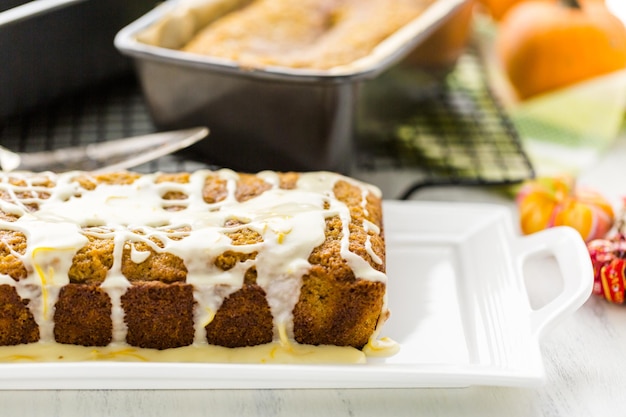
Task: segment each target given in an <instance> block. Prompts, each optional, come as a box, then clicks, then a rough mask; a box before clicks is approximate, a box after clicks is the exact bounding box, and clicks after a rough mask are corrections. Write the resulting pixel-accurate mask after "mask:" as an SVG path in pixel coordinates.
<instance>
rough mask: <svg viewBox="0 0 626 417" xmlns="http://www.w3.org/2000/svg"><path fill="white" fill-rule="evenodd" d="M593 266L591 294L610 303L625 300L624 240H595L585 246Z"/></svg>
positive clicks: (625, 251)
mask: <svg viewBox="0 0 626 417" xmlns="http://www.w3.org/2000/svg"><path fill="white" fill-rule="evenodd" d="M587 248H588V249H589V255H590V256H591V263H592V265H593V275H594V277H593V281H594V282H593V293H594V294H596V295H599V296H603V297H604V298H605V299H607V300H608V301H610V302H612V303H616V304H624V300H625V298H626V238H625V237H624V235H622V234H618V235H617V236H615V237H614V238H612V239H595V240H592V241H591V242H589V243H588V244H587Z"/></svg>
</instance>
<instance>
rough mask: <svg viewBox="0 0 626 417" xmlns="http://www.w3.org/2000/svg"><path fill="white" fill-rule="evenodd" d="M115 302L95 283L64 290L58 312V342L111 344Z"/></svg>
mask: <svg viewBox="0 0 626 417" xmlns="http://www.w3.org/2000/svg"><path fill="white" fill-rule="evenodd" d="M111 307H112V306H111V299H110V298H109V296H108V294H107V293H106V292H104V291H103V290H102V289H101V288H99V287H98V286H97V285H94V284H68V285H66V286H64V287H63V288H61V292H60V293H59V299H58V300H57V302H56V304H55V312H54V339H55V341H57V342H58V343H65V344H71V345H82V346H106V345H108V344H109V343H111V339H112V331H113V322H112V320H111Z"/></svg>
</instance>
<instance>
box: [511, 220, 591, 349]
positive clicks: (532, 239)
mask: <svg viewBox="0 0 626 417" xmlns="http://www.w3.org/2000/svg"><path fill="white" fill-rule="evenodd" d="M539 254H546V255H552V256H554V259H555V261H556V264H557V267H558V269H559V271H560V273H561V277H562V281H563V285H562V288H561V291H560V293H559V294H558V295H556V296H555V297H554V298H553V299H552V300H550V301H548V302H547V303H546V304H545V305H543V306H542V307H539V308H537V309H531V311H530V325H531V332H532V334H533V335H534V336H535V337H537V338H539V337H540V336H541V335H542V333H543V332H544V331H546V329H548V328H549V327H551V326H553V325H554V324H556V322H558V320H559V319H560V318H562V317H566V316H567V315H569V314H571V313H573V312H574V311H576V310H577V309H578V308H579V307H580V306H582V305H583V303H584V302H585V301H586V300H587V299H588V298H589V296H590V295H591V292H592V287H593V267H592V265H591V258H590V256H589V251H588V249H587V245H586V244H585V242H584V240H583V239H582V237H581V236H580V234H579V233H578V232H577V231H576V230H575V229H573V228H571V227H568V226H558V227H553V228H549V229H546V230H542V231H540V232H536V233H533V234H531V235H528V236H524V237H522V238H520V239H519V241H518V246H517V256H518V260H519V262H520V267H521V266H522V265H523V263H524V262H526V260H527V259H528V258H529V257H530V256H535V255H539Z"/></svg>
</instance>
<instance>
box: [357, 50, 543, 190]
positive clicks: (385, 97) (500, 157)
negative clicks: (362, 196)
mask: <svg viewBox="0 0 626 417" xmlns="http://www.w3.org/2000/svg"><path fill="white" fill-rule="evenodd" d="M364 97H365V98H364V103H365V104H364V110H363V112H362V115H361V121H360V130H359V143H360V146H359V154H358V162H357V166H358V167H359V169H360V172H361V176H363V175H365V176H367V177H368V178H369V177H372V178H376V176H375V175H374V176H372V175H371V174H372V173H381V172H387V173H388V175H391V176H394V175H395V176H396V177H398V178H400V177H402V176H404V177H405V178H409V179H408V180H405V183H404V184H403V186H402V188H401V189H399V190H400V191H399V197H398V198H400V199H406V198H409V197H410V196H411V194H413V193H414V192H416V191H418V190H419V189H421V188H423V187H427V186H442V185H511V184H516V183H519V182H522V181H524V180H526V179H529V178H532V177H534V176H535V172H534V169H533V166H532V164H531V162H530V160H529V158H528V156H527V155H526V153H525V151H524V149H523V146H522V142H521V139H520V137H519V134H518V133H517V131H516V129H515V127H514V125H513V123H512V122H511V120H510V119H509V117H508V116H507V114H506V112H505V111H504V109H503V108H502V106H501V105H500V103H499V101H498V100H497V98H496V97H495V95H494V93H493V92H492V90H491V88H490V86H489V84H488V81H487V78H486V75H485V69H484V67H483V65H482V61H481V60H480V58H479V57H478V54H477V53H475V52H474V51H473V50H471V49H470V51H469V52H468V53H466V54H465V55H463V56H462V57H461V58H460V59H459V61H458V62H457V64H456V66H455V67H454V69H453V70H452V71H450V72H447V73H445V74H443V75H442V74H432V73H430V74H427V73H418V72H416V71H415V69H414V68H403V67H398V68H396V69H394V70H392V71H390V72H389V73H387V74H385V75H383V76H382V77H381V78H380V79H379V80H377V83H376V84H374V85H371V86H369V87H366V89H365V91H364ZM380 109H383V110H380ZM368 173H369V174H370V175H368ZM401 174H404V175H401ZM374 181H375V179H374ZM398 181H399V180H398ZM396 188H398V187H396Z"/></svg>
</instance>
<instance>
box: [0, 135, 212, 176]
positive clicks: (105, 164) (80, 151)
mask: <svg viewBox="0 0 626 417" xmlns="http://www.w3.org/2000/svg"><path fill="white" fill-rule="evenodd" d="M208 134H209V129H207V128H206V127H194V128H189V129H182V130H173V131H167V132H158V133H151V134H147V135H142V136H135V137H130V138H125V139H116V140H110V141H106V142H98V143H91V144H88V145H81V146H75V147H68V148H60V149H55V150H52V151H41V152H24V153H16V152H12V151H10V150H8V149H5V148H2V147H1V146H0V168H1V169H2V170H3V171H14V170H21V171H53V172H64V171H74V170H76V171H92V172H105V171H117V170H125V169H130V168H133V167H135V166H137V165H141V164H143V163H146V162H150V161H152V160H154V159H157V158H159V157H162V156H165V155H168V154H171V153H174V152H176V151H178V150H181V149H184V148H187V147H189V146H191V145H193V144H194V143H196V142H198V141H200V140H201V139H203V138H205V137H206V136H207V135H208Z"/></svg>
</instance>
